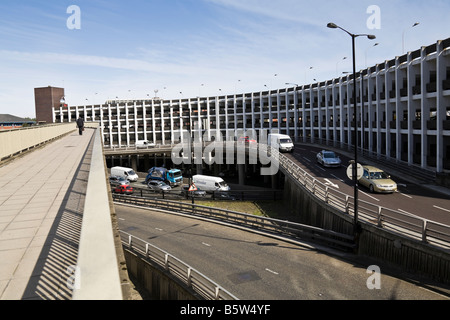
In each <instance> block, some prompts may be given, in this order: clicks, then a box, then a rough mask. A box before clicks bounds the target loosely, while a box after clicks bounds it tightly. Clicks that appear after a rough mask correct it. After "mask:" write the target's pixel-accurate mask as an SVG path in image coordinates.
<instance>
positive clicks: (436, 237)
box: [272, 150, 450, 247]
mask: <svg viewBox="0 0 450 320" xmlns="http://www.w3.org/2000/svg"><path fill="white" fill-rule="evenodd" d="M272 152H277V151H276V150H275V151H274V150H272ZM279 163H280V165H281V166H282V167H283V169H284V170H285V171H286V173H287V174H288V175H290V176H291V177H292V178H293V179H294V180H295V181H297V182H298V183H299V184H300V185H301V186H302V187H303V188H305V189H306V190H307V191H309V192H310V193H311V194H312V195H314V196H315V197H317V198H318V199H320V200H322V201H324V202H326V203H327V204H329V205H330V206H333V207H335V208H336V209H338V210H339V211H342V212H345V213H347V214H352V215H353V205H352V202H353V201H354V198H353V197H351V196H349V195H347V194H345V193H343V192H340V191H338V190H336V189H333V188H329V187H328V186H326V185H325V184H324V183H322V182H320V181H318V180H317V179H316V178H314V177H313V176H311V175H310V174H308V173H307V172H306V171H305V170H303V169H302V168H301V167H300V166H299V165H298V164H296V163H295V162H294V161H292V160H291V159H289V158H288V157H286V156H284V155H283V154H281V153H280V154H279ZM358 207H359V211H358V214H359V216H360V218H362V219H364V220H365V221H366V222H369V223H373V222H374V221H376V225H377V226H378V227H384V228H392V229H394V230H396V231H398V232H401V233H403V234H405V235H408V236H410V237H413V238H416V239H420V240H421V241H422V242H425V243H433V244H435V245H438V246H441V247H450V226H449V225H445V224H442V223H438V222H435V221H430V220H427V219H424V218H421V217H419V216H416V215H413V214H408V213H403V212H400V211H397V210H392V209H388V208H385V207H382V206H379V205H376V204H372V203H370V202H367V201H364V200H358ZM432 226H433V227H434V229H431V227H432Z"/></svg>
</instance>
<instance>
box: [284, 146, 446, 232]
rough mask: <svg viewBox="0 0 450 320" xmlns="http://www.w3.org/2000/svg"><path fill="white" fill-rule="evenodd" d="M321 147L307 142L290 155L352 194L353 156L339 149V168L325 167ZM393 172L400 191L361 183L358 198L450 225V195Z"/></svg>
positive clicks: (298, 162)
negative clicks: (319, 156)
mask: <svg viewBox="0 0 450 320" xmlns="http://www.w3.org/2000/svg"><path fill="white" fill-rule="evenodd" d="M322 149H323V148H318V147H314V146H308V145H302V146H296V148H295V152H294V153H293V154H288V155H287V156H288V157H290V158H291V159H295V160H296V163H297V164H299V165H300V167H302V169H304V170H305V171H307V172H308V173H310V174H311V175H312V176H315V177H316V178H317V179H318V180H319V181H321V182H322V183H325V184H328V186H329V187H330V188H335V189H338V190H339V191H340V192H343V193H345V194H348V195H350V196H353V181H351V180H350V179H349V178H348V177H347V173H346V172H347V167H348V162H349V160H351V159H350V158H348V157H346V156H345V155H343V154H339V152H336V154H337V155H339V156H340V158H341V160H342V166H341V167H340V168H324V167H322V166H321V165H320V164H318V163H317V161H316V155H317V153H318V152H319V151H320V150H322ZM388 173H389V172H388ZM390 174H391V173H390ZM391 176H392V179H393V180H394V181H395V182H396V183H397V185H398V192H395V193H393V194H379V193H370V192H369V190H368V189H367V188H365V187H364V186H360V188H359V199H360V200H364V201H367V202H370V203H372V204H375V205H379V206H382V207H385V208H389V209H392V210H398V211H400V212H403V213H410V214H413V215H416V216H419V217H422V218H425V219H428V220H432V221H435V222H439V223H443V224H446V225H450V198H449V196H448V195H443V194H441V193H438V192H436V191H433V190H430V189H428V188H425V187H423V186H421V185H417V184H414V183H411V182H409V181H408V179H407V177H398V176H395V175H393V174H391Z"/></svg>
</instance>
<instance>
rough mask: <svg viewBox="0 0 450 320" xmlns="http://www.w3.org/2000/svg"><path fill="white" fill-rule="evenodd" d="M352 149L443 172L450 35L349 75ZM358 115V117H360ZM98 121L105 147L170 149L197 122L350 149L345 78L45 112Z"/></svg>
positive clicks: (449, 165)
mask: <svg viewBox="0 0 450 320" xmlns="http://www.w3.org/2000/svg"><path fill="white" fill-rule="evenodd" d="M356 81H357V108H358V113H357V114H358V119H357V120H356V121H357V127H358V146H359V147H363V148H364V149H365V150H368V151H369V152H372V153H375V154H377V155H380V156H385V157H388V158H390V159H392V160H394V161H403V162H406V163H408V164H410V165H418V166H420V167H422V168H428V169H431V170H433V171H435V172H444V171H446V170H450V160H449V159H450V38H449V39H446V40H442V41H438V42H437V43H435V44H432V45H430V46H427V47H422V48H421V49H419V50H416V51H413V52H409V53H408V54H406V55H403V56H399V57H396V58H395V59H392V60H388V61H385V62H384V63H380V64H378V65H376V66H373V67H371V68H368V69H364V70H361V71H360V72H359V73H358V74H357V79H356ZM361 115H362V117H361ZM78 116H81V117H84V118H85V120H86V121H100V123H101V130H102V131H101V132H102V136H103V140H104V144H105V146H106V147H108V146H126V145H133V144H134V143H135V141H137V140H149V141H150V142H155V143H162V144H171V143H174V142H175V141H174V137H175V133H177V132H181V131H182V130H185V131H186V130H187V131H190V130H191V127H192V128H194V125H195V124H196V123H201V127H202V130H203V132H212V133H213V134H216V135H219V134H221V135H222V136H223V137H224V139H225V138H226V139H231V138H232V137H234V133H235V132H236V131H238V130H250V129H254V130H255V131H256V132H259V131H260V130H262V129H268V130H273V129H277V130H278V131H279V132H280V133H285V134H288V135H290V136H291V137H292V138H293V139H294V140H295V141H310V140H313V141H315V142H323V143H325V142H326V143H338V144H339V145H345V144H347V145H353V144H354V135H353V132H354V129H353V128H354V125H355V123H354V121H355V119H354V101H353V75H349V76H345V77H341V78H335V79H330V80H328V81H324V82H320V83H315V84H312V85H303V86H296V87H290V88H282V89H278V90H272V91H263V92H251V93H245V94H236V95H227V96H215V97H197V98H191V99H176V100H160V99H152V100H139V101H137V100H135V101H109V102H107V103H105V104H103V105H94V106H92V105H86V106H71V107H68V108H55V109H53V120H54V122H74V121H75V120H76V119H77V118H78Z"/></svg>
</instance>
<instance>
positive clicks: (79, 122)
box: [77, 117, 84, 136]
mask: <svg viewBox="0 0 450 320" xmlns="http://www.w3.org/2000/svg"><path fill="white" fill-rule="evenodd" d="M77 127H78V132H79V133H80V136H81V135H82V134H83V130H84V120H83V118H81V117H79V118H78V119H77Z"/></svg>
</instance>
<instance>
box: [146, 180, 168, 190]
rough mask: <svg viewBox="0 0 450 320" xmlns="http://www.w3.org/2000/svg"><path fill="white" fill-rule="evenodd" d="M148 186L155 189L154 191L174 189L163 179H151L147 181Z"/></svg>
mask: <svg viewBox="0 0 450 320" xmlns="http://www.w3.org/2000/svg"><path fill="white" fill-rule="evenodd" d="M147 186H148V187H149V188H150V189H151V190H153V191H158V192H159V191H169V190H172V188H171V187H170V186H169V185H167V184H165V183H164V182H162V181H158V180H150V181H149V182H148V183H147Z"/></svg>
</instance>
